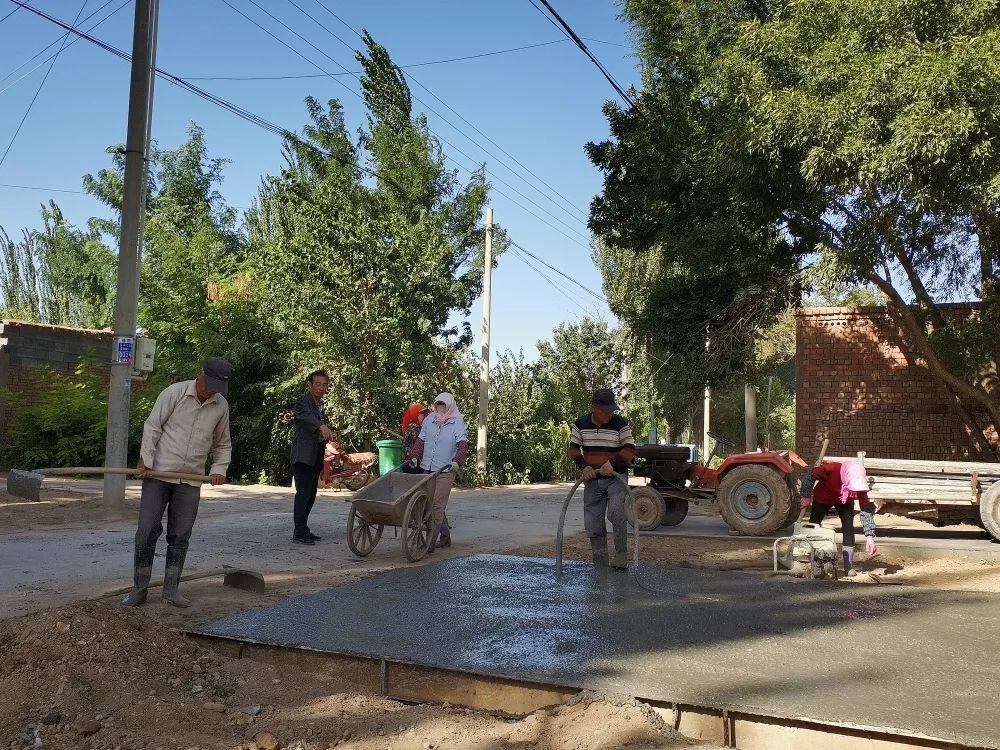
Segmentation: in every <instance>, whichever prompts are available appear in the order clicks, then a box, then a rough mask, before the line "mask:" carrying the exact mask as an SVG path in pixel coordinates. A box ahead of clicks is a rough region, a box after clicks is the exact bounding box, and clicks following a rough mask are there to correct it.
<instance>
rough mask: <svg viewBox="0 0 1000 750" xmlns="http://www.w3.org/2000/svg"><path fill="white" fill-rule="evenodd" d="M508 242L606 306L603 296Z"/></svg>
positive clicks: (511, 241)
mask: <svg viewBox="0 0 1000 750" xmlns="http://www.w3.org/2000/svg"><path fill="white" fill-rule="evenodd" d="M509 241H510V244H511V245H513V246H514V247H516V248H517V249H518V250H520V251H521V252H522V253H524V254H525V255H527V256H528V257H529V258H534V259H535V260H537V261H538V262H539V263H541V264H542V265H544V266H545V267H546V268H549V269H551V270H553V271H555V272H556V273H557V274H559V275H560V276H562V277H563V278H564V279H566V280H567V281H569V282H571V283H573V284H576V286H578V287H580V289H582V290H583V291H585V292H586V293H587V294H589V295H590V296H591V297H593V298H594V299H596V300H597V301H598V302H603V303H604V304H608V300H607V299H606V298H605V297H604V295H603V294H600V293H599V292H595V291H594V290H593V289H591V288H590V287H588V286H586V285H585V284H583V283H581V282H579V281H577V280H576V279H574V278H573V277H572V276H570V275H569V274H568V273H566V272H565V271H560V270H559V269H558V268H556V267H555V266H553V265H552V264H551V263H549V262H548V261H546V260H543V259H542V258H539V257H538V256H537V255H535V254H534V253H533V252H531V251H530V250H526V249H525V248H523V247H522V246H521V245H519V244H517V243H516V242H514V240H509Z"/></svg>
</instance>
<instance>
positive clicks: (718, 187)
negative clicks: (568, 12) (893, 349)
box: [590, 0, 1000, 452]
mask: <svg viewBox="0 0 1000 750" xmlns="http://www.w3.org/2000/svg"><path fill="white" fill-rule="evenodd" d="M624 8H625V15H626V17H627V18H628V19H629V20H630V21H631V23H632V24H633V27H634V29H635V33H636V36H637V39H638V41H639V47H640V50H641V58H642V61H643V65H644V77H643V91H642V93H641V95H640V96H639V101H638V106H637V107H636V108H635V109H634V110H630V111H628V112H625V111H621V110H620V109H618V108H617V107H615V106H613V105H609V106H608V107H607V108H606V111H607V115H608V118H609V122H610V125H611V130H612V138H611V139H610V140H609V141H607V142H605V143H602V144H595V145H592V146H591V147H590V153H591V157H592V159H593V160H594V162H595V163H596V164H597V165H598V166H599V167H600V168H601V169H602V170H603V171H604V173H605V189H604V193H603V195H602V196H601V197H600V198H598V199H597V200H595V202H594V206H593V209H592V214H591V225H592V227H593V228H594V230H595V231H596V232H597V233H598V234H599V235H600V237H601V239H602V243H603V246H604V248H605V249H604V250H603V251H602V252H604V253H605V257H604V258H602V270H604V272H605V284H606V287H607V288H608V290H609V291H611V288H612V286H613V284H614V283H615V282H616V281H617V276H616V274H615V272H616V270H617V267H618V266H619V265H620V266H622V267H624V268H629V267H630V266H631V265H646V266H649V267H651V268H652V269H653V271H654V273H653V274H651V282H652V283H650V284H649V288H648V290H641V289H640V290H639V291H640V294H639V296H638V300H639V301H638V302H637V303H632V302H630V301H629V300H621V301H619V303H618V304H619V308H618V309H616V312H618V311H619V310H620V311H621V314H623V316H624V317H625V319H626V320H627V321H628V322H629V324H630V326H633V327H634V328H635V330H636V331H637V333H638V334H639V335H640V336H645V335H649V336H650V341H651V342H654V341H656V340H659V341H660V342H662V343H663V344H664V345H665V346H666V347H667V348H668V349H669V350H671V351H675V352H677V353H678V354H680V355H683V356H686V357H688V358H693V359H694V360H701V361H703V362H707V361H709V360H708V358H707V357H704V356H703V355H702V354H701V352H702V350H703V347H704V336H705V334H706V333H707V334H708V339H709V352H711V351H712V343H713V341H714V339H713V331H714V332H716V333H724V334H726V335H729V334H730V333H731V331H732V323H733V322H734V321H735V320H738V321H740V322H741V325H742V328H741V329H739V330H738V331H737V333H738V334H739V335H737V336H736V343H737V344H738V346H734V347H732V351H734V352H737V351H739V350H740V349H741V348H742V349H743V351H744V352H745V351H746V350H747V344H746V340H747V339H748V338H752V337H753V334H754V331H757V330H760V329H761V328H762V327H764V326H766V325H767V324H769V322H770V321H771V320H772V319H773V318H774V317H775V316H776V314H777V313H778V312H780V310H782V309H784V307H785V305H786V304H787V303H788V302H789V301H795V300H796V299H797V298H798V294H799V287H800V286H801V285H802V283H803V278H804V277H803V272H802V271H803V268H804V267H806V266H808V265H810V264H813V263H818V264H821V265H823V266H824V269H823V272H824V274H826V279H827V281H828V282H835V283H834V284H833V287H835V286H836V284H837V283H839V284H840V285H846V286H850V285H857V284H861V285H864V286H867V287H869V288H872V289H876V290H878V292H879V293H880V294H881V296H882V297H883V299H884V300H885V303H886V305H887V309H888V311H889V313H890V315H891V316H892V318H893V320H894V321H895V323H896V327H897V329H898V335H897V338H898V339H899V340H900V341H902V342H903V344H904V346H906V347H908V348H909V350H910V353H911V354H912V355H913V356H914V358H915V359H918V360H919V361H921V362H923V363H924V364H926V366H927V367H928V368H929V370H930V372H931V373H932V374H933V376H934V378H935V379H936V381H937V382H938V383H939V384H940V386H941V390H942V393H943V394H946V395H947V397H948V398H949V400H950V401H951V403H952V405H953V407H954V409H955V411H956V413H957V414H958V415H959V416H960V417H961V418H962V419H963V420H964V421H965V423H966V425H967V427H968V428H969V430H970V434H971V435H972V437H973V439H974V440H975V441H976V442H977V445H978V447H979V448H980V449H981V450H982V451H984V452H988V451H989V450H990V446H989V443H988V441H987V439H986V437H985V436H984V431H988V430H989V428H990V425H991V424H992V426H994V427H995V426H996V425H998V424H1000V382H998V377H997V361H998V359H1000V357H998V351H1000V336H998V331H1000V282H998V278H1000V277H998V272H1000V267H998V260H1000V255H998V253H1000V214H998V206H1000V170H998V166H1000V162H998V158H1000V157H998V153H997V149H996V147H995V143H996V137H997V128H998V127H1000V118H998V114H1000V103H998V100H997V98H996V96H995V91H996V89H997V83H998V80H1000V63H998V60H1000V54H998V53H1000V22H998V16H997V7H996V3H995V2H992V1H987V2H982V0H956V1H954V2H943V0H942V1H939V2H929V3H928V2H903V3H900V2H898V1H897V0H849V1H848V2H842V1H841V0H806V1H805V2H802V1H801V0H796V1H795V2H792V1H791V0H781V1H779V2H768V3H763V2H757V1H756V0H738V1H737V2H732V1H731V0H730V1H726V2H723V1H722V0H627V1H626V2H625V3H624ZM643 254H645V256H650V255H651V256H654V258H653V259H650V258H647V257H644V255H643ZM623 275H625V276H628V274H627V273H625V274H623ZM962 298H966V299H972V300H975V301H978V302H980V303H981V306H980V308H979V311H978V312H977V313H975V314H973V315H971V316H955V315H949V314H948V312H947V310H946V308H943V307H942V303H945V302H949V301H952V300H954V299H962ZM699 300H701V301H702V305H703V309H701V310H698V311H697V314H696V315H693V316H692V315H691V314H690V313H686V312H685V311H686V310H687V309H689V308H691V307H695V306H696V305H697V304H698V301H699ZM751 300H753V304H752V305H751V306H750V307H749V308H747V307H746V305H747V303H748V302H750V301H751ZM661 311H671V312H674V313H677V316H678V317H675V318H674V320H673V323H674V325H673V326H672V328H690V326H687V325H679V324H678V323H679V321H680V319H681V318H680V316H681V315H685V316H686V318H687V320H692V319H693V321H694V322H695V323H696V324H697V325H695V326H694V330H695V332H696V335H687V334H680V335H679V336H675V335H674V334H673V333H672V332H671V331H670V329H671V327H670V326H666V328H667V329H668V333H667V334H666V335H658V331H657V329H658V327H661V326H663V324H664V323H666V322H667V321H664V320H662V319H659V320H658V319H657V317H656V315H657V313H658V312H661ZM727 313H731V314H732V315H733V316H734V317H730V318H727ZM653 321H656V322H657V323H659V324H660V325H659V326H658V325H656V324H654V323H653ZM740 331H742V332H740ZM697 335H701V336H702V341H701V342H699V341H698V340H697ZM699 343H700V344H701V346H699ZM738 361H739V360H738V359H733V360H730V361H729V362H723V363H722V364H723V365H725V366H724V367H721V368H718V369H719V370H720V372H721V373H723V374H725V373H726V372H728V371H731V370H730V366H732V365H736V364H738ZM698 374H699V376H700V375H704V376H705V381H706V382H711V377H710V373H708V372H699V373H698Z"/></svg>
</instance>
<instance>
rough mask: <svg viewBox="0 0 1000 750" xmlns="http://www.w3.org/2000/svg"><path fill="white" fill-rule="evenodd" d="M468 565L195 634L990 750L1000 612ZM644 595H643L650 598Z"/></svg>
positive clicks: (789, 584)
mask: <svg viewBox="0 0 1000 750" xmlns="http://www.w3.org/2000/svg"><path fill="white" fill-rule="evenodd" d="M565 570H566V572H565V574H564V576H563V577H562V578H561V579H559V580H558V581H557V580H556V578H555V576H554V573H553V561H552V560H547V559H537V558H525V557H514V556H507V555H476V556H472V557H465V558H457V559H452V560H446V561H442V562H440V563H435V564H432V565H424V566H420V567H406V568H399V569H396V570H393V571H390V572H387V573H384V574H382V575H379V576H375V577H372V578H367V579H365V580H363V581H360V582H358V583H354V584H351V585H348V586H343V587H338V588H332V589H328V590H325V591H321V592H318V593H315V594H310V595H305V596H298V597H293V598H290V599H286V600H284V601H282V602H279V603H278V604H276V605H274V606H271V607H267V608H265V609H258V610H247V611H243V612H238V613H236V614H233V615H230V616H228V617H225V618H223V619H221V620H218V621H216V622H213V623H209V624H208V625H205V626H203V627H202V628H201V629H200V630H199V631H198V632H200V633H203V634H206V635H214V636H221V637H227V638H234V639H238V640H243V641H248V642H255V643H268V644H276V645H284V646H291V647H302V648H309V649H317V650H320V651H331V652H337V653H346V654H358V655H364V656H370V657H376V658H384V659H389V660H393V661H401V662H408V663H413V664H421V665H428V666H434V667H441V668H445V669H452V670H459V671H466V672H472V673H475V674H480V675H492V676H497V677H504V678H508V679H520V680H526V681H538V682H544V683H550V684H558V685H568V686H573V687H579V688H589V689H596V690H610V691H615V692H620V693H625V694H628V695H633V696H638V697H641V698H646V699H650V700H662V701H677V702H683V703H689V704H695V705H703V706H712V707H718V708H728V709H730V710H735V711H741V710H742V711H746V712H752V713H760V714H766V715H770V716H777V717H784V718H804V719H810V720H816V721H822V722H831V723H837V724H848V725H853V726H857V727H870V728H879V729H883V730H889V731H894V732H900V733H903V734H908V735H911V736H925V737H933V738H939V739H944V740H948V741H952V742H960V743H963V744H966V745H977V746H983V747H1000V724H998V722H997V721H996V712H997V708H998V698H997V685H1000V668H998V666H997V663H996V656H995V654H994V652H993V649H992V648H991V647H990V643H991V637H990V634H992V633H995V632H997V631H998V628H1000V596H998V595H996V594H985V593H970V592H960V591H939V590H926V589H918V588H912V587H903V586H893V587H876V586H862V585H854V584H847V583H839V584H838V583H831V582H818V581H815V582H814V581H796V580H792V579H789V578H785V577H775V578H768V577H762V576H758V575H752V574H745V573H732V572H729V573H720V572H717V571H707V570H692V569H686V568H675V567H667V566H655V567H654V566H643V568H642V577H641V580H642V583H643V584H644V586H645V587H640V586H639V585H637V582H636V580H635V579H633V578H632V577H631V576H629V575H627V574H624V573H608V574H604V575H601V574H596V573H595V572H594V571H593V569H592V567H591V566H590V565H589V564H586V563H578V562H568V563H566V568H565ZM650 589H657V591H651V590H650Z"/></svg>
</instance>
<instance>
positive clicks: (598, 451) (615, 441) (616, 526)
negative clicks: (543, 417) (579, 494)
mask: <svg viewBox="0 0 1000 750" xmlns="http://www.w3.org/2000/svg"><path fill="white" fill-rule="evenodd" d="M616 411H618V404H616V403H615V394H614V392H613V391H612V390H611V389H610V388H601V389H599V390H597V391H595V392H594V398H593V399H592V401H591V406H590V413H589V414H584V415H583V416H582V417H579V418H578V419H577V420H576V421H575V422H574V423H573V426H572V428H571V430H570V439H569V457H570V460H571V461H573V462H574V463H575V464H576V465H577V466H578V467H580V476H581V477H582V478H583V481H584V485H583V525H584V528H585V529H586V530H587V536H588V537H590V546H591V550H592V551H593V559H594V565H597V566H601V567H605V568H606V567H607V566H608V536H607V534H608V532H607V527H606V525H605V522H604V516H605V514H607V517H608V520H609V521H611V528H612V529H613V531H614V535H615V556H614V559H613V560H612V561H611V567H613V568H616V569H619V570H624V569H625V568H627V567H628V553H627V551H626V530H627V529H626V518H625V487H624V486H623V485H622V483H621V482H619V481H618V479H617V478H616V476H615V475H616V474H617V475H618V476H620V477H621V478H622V479H624V480H625V481H626V482H627V481H628V467H629V464H631V463H632V459H634V458H635V440H634V439H633V437H632V428H631V427H629V425H628V421H627V420H626V419H625V418H624V417H623V416H621V415H620V414H615V412H616Z"/></svg>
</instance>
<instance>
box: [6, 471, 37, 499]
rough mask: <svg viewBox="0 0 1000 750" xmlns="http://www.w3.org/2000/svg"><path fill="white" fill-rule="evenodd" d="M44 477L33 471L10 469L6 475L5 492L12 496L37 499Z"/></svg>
mask: <svg viewBox="0 0 1000 750" xmlns="http://www.w3.org/2000/svg"><path fill="white" fill-rule="evenodd" d="M44 478H45V477H43V476H42V475H41V474H39V473H38V472H35V471H24V470H23V469H12V470H11V472H10V474H8V475H7V492H8V493H10V494H11V495H13V496H14V497H20V498H23V499H25V500H35V501H37V500H39V499H40V494H39V491H40V490H41V489H42V480H43V479H44Z"/></svg>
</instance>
